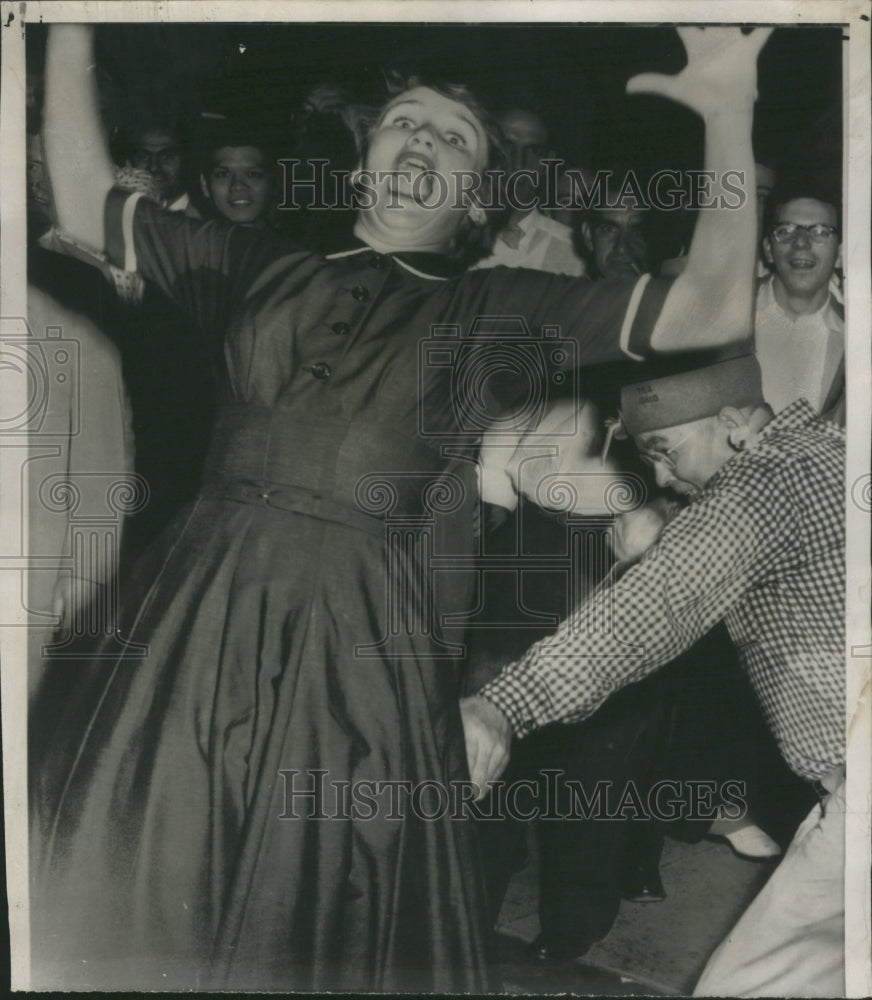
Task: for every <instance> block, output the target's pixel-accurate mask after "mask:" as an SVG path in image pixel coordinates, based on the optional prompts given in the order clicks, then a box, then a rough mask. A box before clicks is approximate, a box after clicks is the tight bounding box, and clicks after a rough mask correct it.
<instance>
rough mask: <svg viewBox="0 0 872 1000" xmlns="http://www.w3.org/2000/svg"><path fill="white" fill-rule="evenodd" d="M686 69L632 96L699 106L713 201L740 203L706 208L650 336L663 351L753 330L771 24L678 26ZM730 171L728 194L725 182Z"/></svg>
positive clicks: (640, 79) (644, 82)
mask: <svg viewBox="0 0 872 1000" xmlns="http://www.w3.org/2000/svg"><path fill="white" fill-rule="evenodd" d="M678 33H679V35H680V37H681V40H682V42H683V43H684V47H685V49H686V50H687V59H688V62H687V66H686V67H685V68H684V69H683V70H682V71H681V72H680V73H678V74H677V75H675V76H664V75H662V74H659V73H643V74H641V75H640V76H636V77H634V78H633V79H632V80H630V82H629V83H628V84H627V91H628V93H645V92H648V93H657V94H662V95H663V96H664V97H669V98H671V99H672V100H674V101H678V102H679V103H680V104H684V105H686V106H687V107H689V108H691V110H693V111H696V112H697V114H699V115H701V116H702V118H703V119H704V120H705V166H704V169H705V170H707V171H711V172H713V173H714V175H715V182H714V185H713V189H712V195H713V197H714V198H718V196H719V194H721V193H724V194H726V195H727V196H728V199H729V201H730V202H731V203H732V204H735V202H736V201H737V200H738V198H737V196H736V194H735V188H736V187H739V186H740V185H739V184H738V183H737V182H736V177H737V175H743V176H744V184H743V185H741V186H742V187H743V189H744V200H743V203H742V204H741V206H739V207H732V208H731V207H723V208H712V209H703V210H702V211H700V213H699V216H698V219H697V224H696V229H695V231H694V235H693V240H692V242H691V245H690V252H689V255H688V261H687V267H686V268H685V270H684V271H683V272H682V274H681V275H680V276H679V277H678V279H677V280H676V281H675V284H674V285H673V286H672V288H671V289H670V291H669V294H668V295H667V297H666V300H665V302H664V304H663V309H662V310H661V313H660V316H659V318H658V320H657V323H656V325H655V327H654V331H653V334H652V337H651V347H652V348H654V349H655V350H660V351H673V350H693V349H695V348H706V347H717V346H720V345H722V344H725V343H728V342H730V341H735V340H741V339H744V338H745V337H747V336H748V335H749V334H750V332H751V316H752V310H753V301H754V270H755V260H756V256H755V242H756V238H757V233H756V214H755V189H754V155H753V152H752V147H751V126H752V122H753V112H754V101H755V99H756V87H757V70H756V64H757V56H758V54H759V52H760V49H761V48H762V47H763V45H764V44H765V42H766V40H767V38H768V37H769V34H770V33H771V29H762V28H758V29H756V30H754V31H752V32H751V33H750V34H747V35H743V34H741V32H740V30H739V29H738V28H718V27H711V28H679V29H678ZM726 174H729V177H728V182H729V186H730V187H731V188H732V189H733V190H732V193H730V191H724V190H723V189H722V187H721V182H722V179H723V178H724V176H725V175H726Z"/></svg>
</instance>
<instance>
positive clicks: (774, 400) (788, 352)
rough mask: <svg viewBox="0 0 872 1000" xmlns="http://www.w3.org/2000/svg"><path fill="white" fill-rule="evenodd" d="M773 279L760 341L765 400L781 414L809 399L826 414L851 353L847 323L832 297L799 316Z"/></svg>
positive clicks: (763, 292)
mask: <svg viewBox="0 0 872 1000" xmlns="http://www.w3.org/2000/svg"><path fill="white" fill-rule="evenodd" d="M773 280H774V279H773V278H770V279H769V280H768V281H764V282H762V283H761V285H760V287H759V289H758V292H757V308H756V318H755V323H754V342H755V348H756V353H757V360H758V361H759V362H760V370H761V372H762V374H763V398H764V399H765V400H766V402H767V403H769V405H770V406H771V407H772V408H773V410H775V412H776V413H779V412H780V411H781V410H783V409H784V408H785V407H787V406H789V405H790V404H791V403H793V402H794V401H795V400H797V399H802V398H805V399H807V400H808V401H809V402H810V403H811V405H812V406H813V407H814V409H815V411H816V412H818V413H820V411H821V409H822V407H823V404H824V401H825V400H826V398H827V395H828V393H829V391H830V387H831V386H832V384H833V379H834V378H835V376H836V372H837V371H838V368H839V362H840V361H841V359H842V357H843V355H844V353H845V324H844V320H843V319H842V317H841V315H840V312H839V310H838V306H837V303H836V301H835V300H834V298H833V296H832V295H829V296H828V297H827V301H826V302H825V303H824V305H823V306H822V307H821V308H820V309H818V310H817V312H814V313H809V314H808V315H807V316H798V317H793V316H791V315H789V314H788V313H787V312H786V311H785V310H784V309H783V308H782V307H781V306H780V305H779V304H778V302H777V301H776V299H775V291H774V288H773Z"/></svg>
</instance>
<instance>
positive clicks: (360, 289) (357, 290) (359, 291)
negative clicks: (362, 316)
mask: <svg viewBox="0 0 872 1000" xmlns="http://www.w3.org/2000/svg"><path fill="white" fill-rule="evenodd" d="M351 294H352V295H353V296H354V297H355V298H356V299H357V301H358V302H369V289H368V288H367V287H366V286H364V285H355V286H354V288H352V289H351Z"/></svg>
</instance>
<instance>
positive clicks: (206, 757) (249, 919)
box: [32, 196, 632, 993]
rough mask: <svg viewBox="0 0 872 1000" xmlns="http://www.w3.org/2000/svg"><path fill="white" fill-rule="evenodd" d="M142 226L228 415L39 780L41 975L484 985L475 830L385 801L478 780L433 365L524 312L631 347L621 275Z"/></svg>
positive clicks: (610, 354)
mask: <svg viewBox="0 0 872 1000" xmlns="http://www.w3.org/2000/svg"><path fill="white" fill-rule="evenodd" d="M111 197H112V196H110V198H111ZM134 237H135V244H134V245H135V251H136V256H137V260H138V264H139V269H140V271H141V272H142V273H143V274H144V275H145V276H146V277H147V278H149V279H150V280H152V281H154V282H156V283H157V284H158V285H159V286H160V287H161V288H163V289H164V291H166V292H167V294H169V295H170V296H171V297H172V298H174V299H175V301H176V302H178V303H179V304H180V305H181V306H182V307H183V308H185V309H186V310H187V311H188V313H189V314H190V315H191V317H192V319H193V320H194V321H195V322H197V323H198V324H199V326H200V327H201V328H202V329H204V330H205V331H206V333H207V334H208V335H209V337H210V342H211V343H212V344H213V345H214V352H215V358H216V359H217V360H218V362H219V363H220V364H221V365H222V366H223V368H224V372H225V375H226V379H225V387H224V398H223V402H222V404H221V406H220V410H219V415H218V418H217V421H216V427H215V431H214V435H213V441H212V446H211V451H210V455H209V458H208V459H207V463H206V471H205V474H204V481H203V486H202V489H201V492H200V495H199V497H198V499H197V500H196V501H195V502H194V503H192V504H191V505H190V506H189V507H188V508H186V509H185V510H183V511H182V512H181V513H180V515H179V516H178V517H177V519H176V521H175V522H174V523H173V525H172V526H171V527H170V529H169V530H168V531H167V532H166V533H165V535H164V536H163V540H162V542H161V543H160V544H159V545H158V546H157V547H156V548H155V549H154V550H153V551H151V552H150V553H148V554H147V557H146V558H145V560H144V561H143V563H142V564H141V565H140V566H139V568H138V570H137V572H136V574H135V576H134V579H133V580H132V581H130V582H128V583H127V584H126V585H125V586H124V588H123V590H122V594H121V598H122V602H123V608H124V611H123V615H122V622H121V626H122V634H123V636H124V637H126V638H127V639H128V640H129V641H130V642H132V643H138V644H140V645H141V646H142V647H145V648H146V649H147V656H142V657H131V658H129V659H127V658H125V659H118V658H115V659H112V658H99V657H95V658H94V660H93V663H92V664H91V665H90V666H89V667H88V670H87V671H83V680H82V682H81V684H80V687H79V690H78V696H77V698H76V699H75V700H74V701H73V703H71V705H70V707H69V711H68V715H67V718H66V720H65V722H64V723H63V724H62V725H61V726H60V727H59V728H58V730H57V732H56V734H55V735H54V737H53V741H52V742H51V744H50V746H49V747H48V749H47V751H46V752H45V754H44V756H43V758H42V759H41V760H40V761H38V762H36V763H35V768H36V771H35V780H34V788H35V801H34V815H35V817H36V826H35V837H34V845H35V847H34V866H33V875H34V883H33V884H34V889H33V896H32V909H33V914H34V918H33V941H34V954H35V956H36V957H37V959H38V962H35V963H34V968H38V969H40V970H42V975H43V981H42V982H34V988H40V989H52V988H60V987H61V986H62V987H64V988H67V989H87V988H91V989H98V990H99V989H114V990H130V989H163V990H166V989H175V990H186V989H203V988H212V989H228V990H237V991H238V990H265V991H270V990H273V991H275V990H278V991H282V992H287V991H289V990H295V989H300V990H316V991H318V990H331V989H332V990H345V991H349V990H350V991H363V990H374V991H377V992H391V991H406V992H417V991H421V992H447V993H453V992H457V993H463V992H483V991H486V990H488V989H489V988H491V987H492V986H494V985H495V984H494V983H493V980H492V979H491V977H490V968H489V961H488V955H489V936H490V930H491V929H490V927H489V926H488V918H487V907H486V906H485V901H484V895H483V887H482V879H481V874H480V871H479V867H478V864H477V856H476V846H475V843H474V831H473V829H472V823H471V821H467V820H465V819H462V818H461V819H457V818H453V817H452V815H451V812H450V811H449V812H447V813H446V812H444V811H443V813H442V814H441V815H437V816H436V817H435V818H429V819H425V818H422V816H421V815H417V814H416V809H415V808H414V807H412V806H411V805H410V800H409V798H408V794H407V793H405V792H403V793H398V792H397V788H398V786H397V785H396V784H394V785H393V786H391V783H392V782H393V783H396V782H406V783H410V788H411V789H414V788H417V787H418V786H420V785H422V784H426V783H431V784H433V783H435V784H436V785H438V786H440V787H444V788H446V789H449V790H450V789H451V788H452V787H453V786H455V785H456V784H457V783H458V782H463V781H464V780H466V779H468V771H467V765H466V759H465V750H464V741H463V733H462V727H461V722H460V715H459V710H458V696H459V693H460V689H459V676H458V674H459V654H460V652H462V647H461V646H460V645H459V644H458V642H457V641H456V637H453V638H449V637H446V636H445V635H443V634H442V625H441V623H442V621H443V619H444V617H445V615H447V614H450V613H456V612H459V611H464V610H469V609H470V608H471V607H472V598H471V593H472V590H471V587H472V581H471V579H470V577H469V574H468V572H467V571H468V569H469V564H468V562H465V561H464V560H465V558H466V557H467V556H468V555H470V554H471V553H472V552H473V523H474V513H475V509H476V506H477V503H478V498H477V493H476V478H475V464H474V460H475V455H476V450H475V447H474V445H475V440H474V438H475V434H474V433H473V434H472V435H470V432H468V429H466V428H464V427H461V426H459V425H458V419H459V417H458V414H459V413H460V412H461V411H460V410H458V408H457V407H456V406H455V402H456V400H455V399H454V398H453V396H452V393H453V392H454V391H455V388H454V387H453V383H452V377H453V370H452V365H451V364H450V363H448V364H446V363H445V359H446V357H447V358H448V359H449V361H450V358H451V356H452V355H451V344H450V343H449V345H448V347H449V349H448V351H447V352H446V350H445V343H444V338H442V340H440V342H439V348H440V352H441V353H440V354H439V355H438V358H441V361H438V363H437V362H436V361H434V362H433V363H430V361H428V360H427V358H428V355H427V352H426V350H425V348H426V346H427V344H428V342H429V340H430V339H432V337H433V336H434V331H435V330H436V329H437V327H438V326H439V324H449V325H450V324H454V325H456V326H457V327H458V328H462V329H468V327H469V325H470V324H471V323H472V321H473V319H475V318H476V317H479V316H481V315H488V314H501V313H506V314H515V315H518V314H521V313H524V314H525V318H526V320H527V321H528V322H529V323H530V324H531V328H532V329H535V328H536V324H542V323H545V322H548V323H551V324H556V325H560V324H562V335H563V336H564V337H565V338H568V339H569V340H570V341H571V342H572V344H573V348H574V350H575V352H576V354H577V355H578V354H581V353H583V352H587V354H589V355H590V360H591V362H596V361H601V360H610V359H612V358H615V357H621V350H620V347H619V346H618V339H619V333H620V330H621V326H622V324H623V319H624V312H625V311H626V308H627V302H628V301H629V298H630V294H631V292H632V285H628V286H626V287H624V286H620V285H618V286H613V287H612V289H611V293H610V294H609V295H608V296H602V295H601V294H599V293H597V291H596V289H594V288H593V286H590V285H589V284H588V283H585V282H574V281H571V280H570V279H565V278H561V277H558V276H552V275H543V274H539V273H536V272H517V273H514V272H511V271H508V270H507V269H503V268H497V269H494V270H490V271H474V272H468V273H466V274H464V275H462V276H460V277H458V278H454V279H452V280H441V278H442V276H441V275H438V274H429V273H427V270H426V268H424V267H422V265H421V262H420V261H418V262H417V266H415V267H411V268H410V267H409V266H406V264H405V262H404V260H403V258H402V257H398V258H395V259H393V260H392V259H391V258H388V257H386V256H383V255H377V254H373V253H372V251H370V250H369V249H368V248H366V247H359V248H355V250H354V252H352V253H348V254H341V255H337V256H336V258H335V259H325V258H324V257H322V256H320V255H317V254H313V253H310V252H306V251H302V250H299V249H296V248H294V247H290V246H288V244H287V243H284V242H282V241H280V240H279V239H278V238H273V237H272V236H271V235H270V234H264V233H262V232H260V233H258V232H254V231H250V230H246V229H245V228H244V227H225V226H222V225H220V224H216V223H205V224H203V223H195V222H192V221H191V220H185V219H179V218H175V217H173V216H172V215H171V214H170V213H165V212H162V211H160V210H158V209H157V208H155V207H154V206H152V205H150V204H148V203H146V202H144V201H140V202H139V204H138V205H137V208H136V215H135V224H134ZM110 246H111V244H110ZM364 278H365V279H366V285H367V287H369V289H370V292H369V298H370V301H369V302H368V304H367V305H366V306H363V305H362V304H357V305H356V304H355V302H352V301H349V296H348V295H347V291H346V292H345V294H343V290H347V289H349V288H356V287H357V286H358V285H361V286H362V279H364ZM352 298H357V297H356V296H352ZM362 302H363V299H360V303H362ZM354 308H359V309H360V310H361V312H360V314H359V315H354V316H351V315H350V311H352V310H353V309H354ZM340 309H341V312H340V313H339V315H336V311H337V310H340ZM364 309H366V310H367V312H366V321H365V322H362V317H363V316H364V312H363V310H364ZM340 323H343V324H344V323H349V324H354V329H353V336H349V335H343V336H337V335H336V332H338V331H335V326H334V325H333V324H337V325H338V324H340ZM452 328H453V327H452ZM457 348H459V344H455V345H454V349H455V354H456V350H457ZM434 357H435V356H434ZM313 376H314V377H313ZM327 376H329V391H325V388H326V387H325V384H324V380H325V378H326V377H327ZM543 392H546V393H547V386H545V387H544V389H543ZM463 432H466V433H465V434H464V433H463ZM458 435H460V436H459V437H458ZM458 442H459V443H458ZM461 445H463V447H461ZM464 447H465V448H466V451H464ZM437 568H438V569H439V570H440V571H442V572H441V576H440V574H439V573H437V572H436V569H437ZM444 571H448V572H444ZM97 652H98V653H99V652H100V651H99V650H98V651H97ZM396 794H400V795H401V797H400V799H399V806H398V807H396V808H394V807H393V806H395V803H394V802H393V800H392V799H391V796H392V795H396ZM343 796H346V797H347V796H350V799H349V800H348V802H350V804H351V805H354V806H355V808H354V809H352V808H350V805H349V804H348V803H347V802H346V799H344V798H343ZM403 796H405V799H404V798H403ZM419 798H420V797H419ZM372 802H375V806H373V805H372ZM438 805H439V803H438V802H437V803H436V806H437V807H438ZM419 806H420V801H419ZM433 808H434V806H433V802H432V801H429V803H428V805H427V812H428V813H430V812H432V811H433ZM368 810H369V812H371V813H372V815H371V816H369V817H368V816H367V811H368ZM417 812H418V813H420V812H421V808H419V809H418V810H417ZM436 812H437V813H438V812H439V810H438V808H437V809H436ZM326 816H333V817H334V818H325V817H326ZM52 970H54V975H55V978H54V979H53V978H52V974H53V972H52Z"/></svg>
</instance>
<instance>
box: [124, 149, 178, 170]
mask: <svg viewBox="0 0 872 1000" xmlns="http://www.w3.org/2000/svg"><path fill="white" fill-rule="evenodd" d="M178 159H179V151H178V150H177V149H176V148H175V147H173V146H168V147H167V148H166V149H159V150H157V151H156V152H152V151H151V150H150V149H143V148H140V149H135V150H134V151H133V155H132V156H131V157H130V161H131V163H132V164H133V166H134V167H136V168H137V170H154V169H156V168H158V167H168V166H171V165H172V164H174V163H175V162H176V161H177V160H178Z"/></svg>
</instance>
